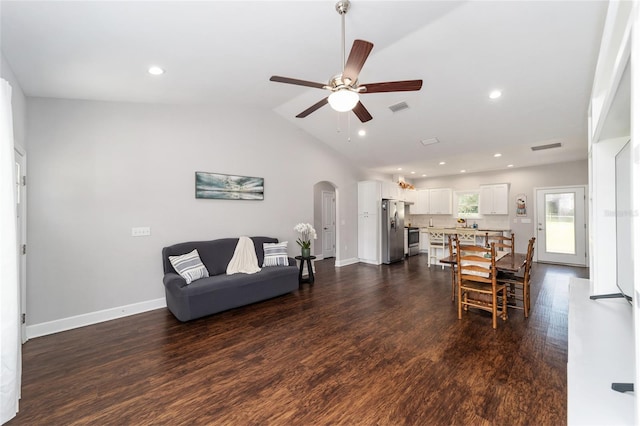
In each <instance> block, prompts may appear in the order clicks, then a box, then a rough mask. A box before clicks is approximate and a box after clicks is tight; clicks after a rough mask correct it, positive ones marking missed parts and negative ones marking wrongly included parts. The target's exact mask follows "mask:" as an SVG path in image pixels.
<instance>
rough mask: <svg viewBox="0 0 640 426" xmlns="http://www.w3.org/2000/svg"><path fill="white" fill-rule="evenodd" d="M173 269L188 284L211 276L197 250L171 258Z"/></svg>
mask: <svg viewBox="0 0 640 426" xmlns="http://www.w3.org/2000/svg"><path fill="white" fill-rule="evenodd" d="M169 261H170V262H171V265H173V268H174V269H175V270H176V272H177V273H179V274H180V275H181V276H182V278H184V279H185V281H186V282H187V284H190V283H191V282H192V281H195V280H197V279H200V278H206V277H208V276H209V271H208V270H207V268H206V267H205V266H204V264H203V263H202V260H200V255H199V254H198V250H197V249H193V250H192V251H191V252H189V253H187V254H183V255H181V256H169Z"/></svg>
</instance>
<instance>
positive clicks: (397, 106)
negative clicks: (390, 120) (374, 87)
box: [389, 101, 409, 112]
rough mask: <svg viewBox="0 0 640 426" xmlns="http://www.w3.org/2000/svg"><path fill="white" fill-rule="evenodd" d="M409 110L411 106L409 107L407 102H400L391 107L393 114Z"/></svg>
mask: <svg viewBox="0 0 640 426" xmlns="http://www.w3.org/2000/svg"><path fill="white" fill-rule="evenodd" d="M407 108H409V105H407V103H406V102H405V101H402V102H398V103H397V104H393V105H389V109H390V110H391V112H398V111H402V110H403V109H407Z"/></svg>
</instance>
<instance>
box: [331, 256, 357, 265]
mask: <svg viewBox="0 0 640 426" xmlns="http://www.w3.org/2000/svg"><path fill="white" fill-rule="evenodd" d="M354 263H358V258H357V257H352V258H351V259H344V260H338V259H336V268H339V267H341V266H347V265H353V264H354Z"/></svg>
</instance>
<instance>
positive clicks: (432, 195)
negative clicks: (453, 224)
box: [429, 188, 453, 214]
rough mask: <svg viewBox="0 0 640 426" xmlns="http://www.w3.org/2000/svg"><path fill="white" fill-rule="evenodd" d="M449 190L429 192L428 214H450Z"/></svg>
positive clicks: (450, 196) (450, 193) (450, 194)
mask: <svg viewBox="0 0 640 426" xmlns="http://www.w3.org/2000/svg"><path fill="white" fill-rule="evenodd" d="M451 200H452V191H451V188H438V189H430V190H429V214H452V213H453V212H452V207H451Z"/></svg>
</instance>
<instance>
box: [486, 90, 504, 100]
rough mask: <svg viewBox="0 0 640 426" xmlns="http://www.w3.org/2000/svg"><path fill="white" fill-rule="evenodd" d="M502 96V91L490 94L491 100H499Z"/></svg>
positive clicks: (494, 91)
mask: <svg viewBox="0 0 640 426" xmlns="http://www.w3.org/2000/svg"><path fill="white" fill-rule="evenodd" d="M500 96H502V92H501V91H500V90H493V91H492V92H491V93H489V98H490V99H498V98H499V97H500Z"/></svg>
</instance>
